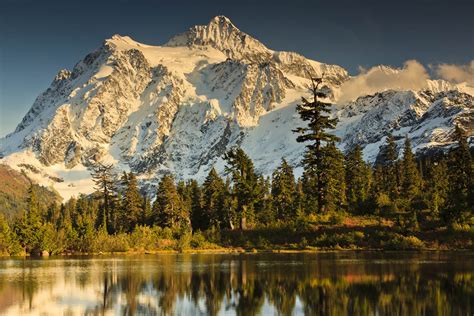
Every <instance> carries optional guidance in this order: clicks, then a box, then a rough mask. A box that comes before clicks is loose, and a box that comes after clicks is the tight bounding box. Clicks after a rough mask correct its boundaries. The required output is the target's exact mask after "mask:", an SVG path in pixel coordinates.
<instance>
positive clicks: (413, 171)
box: [401, 136, 421, 200]
mask: <svg viewBox="0 0 474 316" xmlns="http://www.w3.org/2000/svg"><path fill="white" fill-rule="evenodd" d="M402 174H403V177H402V186H401V193H402V196H403V197H404V198H405V199H408V200H412V199H414V198H415V197H416V196H418V195H419V194H420V189H421V177H420V174H419V172H418V168H417V163H416V160H415V158H414V156H413V152H412V151H411V142H410V139H409V138H408V136H407V137H406V138H405V146H404V150H403V160H402Z"/></svg>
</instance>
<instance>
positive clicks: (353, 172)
mask: <svg viewBox="0 0 474 316" xmlns="http://www.w3.org/2000/svg"><path fill="white" fill-rule="evenodd" d="M345 174H346V192H347V193H346V196H347V203H348V206H349V209H350V210H351V211H352V212H361V211H362V210H363V207H364V206H366V202H367V200H368V198H369V193H370V179H371V174H370V167H369V166H368V165H367V164H366V163H365V161H364V160H363V159H362V149H361V148H360V146H359V145H356V146H355V147H354V148H353V149H352V150H351V151H349V152H348V153H347V155H346V157H345Z"/></svg>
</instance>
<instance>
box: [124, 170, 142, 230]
mask: <svg viewBox="0 0 474 316" xmlns="http://www.w3.org/2000/svg"><path fill="white" fill-rule="evenodd" d="M127 179H128V181H127V183H126V185H127V186H126V188H125V193H124V196H123V202H122V210H123V214H124V219H125V223H124V225H123V228H124V229H125V230H127V231H132V230H133V229H134V228H135V226H136V225H139V224H141V223H142V215H143V209H142V207H143V197H142V195H141V194H140V191H139V190H138V182H137V178H136V176H135V175H134V174H133V173H132V172H130V173H129V174H128V175H127Z"/></svg>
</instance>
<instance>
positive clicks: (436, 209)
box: [424, 159, 449, 217]
mask: <svg viewBox="0 0 474 316" xmlns="http://www.w3.org/2000/svg"><path fill="white" fill-rule="evenodd" d="M448 188H449V182H448V175H447V165H446V161H445V159H441V160H439V161H435V162H432V163H428V166H427V179H426V181H425V187H424V191H425V192H426V193H427V200H428V205H429V207H430V209H431V211H432V212H433V215H435V217H439V215H440V213H441V210H443V209H444V205H445V202H446V198H447V194H448Z"/></svg>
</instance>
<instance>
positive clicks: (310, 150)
mask: <svg viewBox="0 0 474 316" xmlns="http://www.w3.org/2000/svg"><path fill="white" fill-rule="evenodd" d="M322 82H323V78H311V83H312V86H311V87H310V91H311V94H312V98H313V100H312V101H309V100H307V99H306V98H304V97H303V98H302V103H301V104H298V105H297V107H296V109H297V111H298V113H299V115H300V117H301V119H302V120H303V121H305V122H308V125H307V126H306V127H298V128H297V129H295V130H294V132H295V133H298V134H301V135H299V136H298V137H297V138H296V140H297V141H298V142H306V143H309V144H308V145H306V148H307V151H306V154H305V157H304V159H303V164H304V165H305V173H306V175H307V177H309V178H314V180H311V181H312V182H313V183H314V188H315V192H314V194H315V196H316V200H317V210H318V212H319V213H321V212H323V211H326V210H327V207H328V204H329V202H330V201H328V199H327V197H326V195H325V194H326V193H327V192H328V188H327V187H326V186H327V184H328V183H329V182H330V181H329V179H327V176H328V175H329V172H328V170H327V169H326V168H327V166H328V163H327V159H328V158H330V157H329V156H327V155H328V154H329V155H331V154H332V151H327V150H323V146H324V145H325V144H327V143H332V142H336V141H338V138H337V137H336V136H335V135H332V134H330V133H328V132H327V131H328V130H333V129H335V128H336V124H337V121H338V120H337V118H331V117H330V116H329V115H328V114H329V113H330V112H331V104H330V103H327V102H324V101H322V100H321V99H324V98H326V93H325V92H324V91H323V90H322V89H321V84H322Z"/></svg>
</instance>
